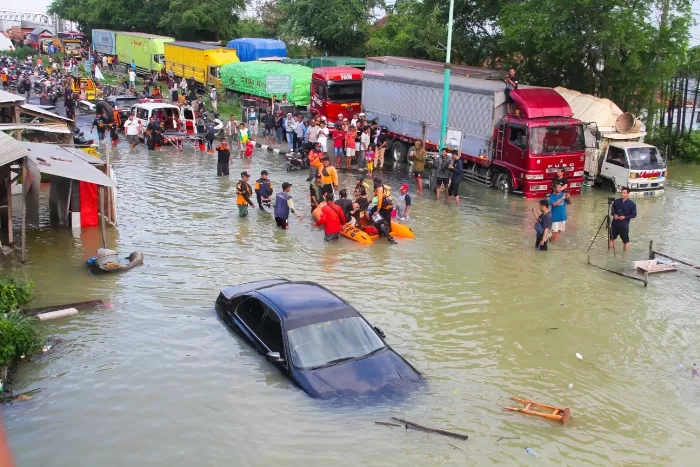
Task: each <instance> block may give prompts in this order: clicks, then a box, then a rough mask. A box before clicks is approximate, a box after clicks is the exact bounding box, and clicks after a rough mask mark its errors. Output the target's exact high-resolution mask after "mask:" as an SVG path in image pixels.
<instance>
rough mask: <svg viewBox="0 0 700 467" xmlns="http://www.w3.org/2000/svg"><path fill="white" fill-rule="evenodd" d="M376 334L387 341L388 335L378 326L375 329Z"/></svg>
mask: <svg viewBox="0 0 700 467" xmlns="http://www.w3.org/2000/svg"><path fill="white" fill-rule="evenodd" d="M374 332H376V333H377V334H378V335H379V337H381V338H382V339H386V334H384V331H382V330H381V329H380V328H378V327H377V326H375V327H374Z"/></svg>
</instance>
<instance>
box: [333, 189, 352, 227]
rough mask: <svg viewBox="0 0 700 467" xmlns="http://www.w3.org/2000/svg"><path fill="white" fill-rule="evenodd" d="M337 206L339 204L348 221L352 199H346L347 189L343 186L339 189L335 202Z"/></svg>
mask: <svg viewBox="0 0 700 467" xmlns="http://www.w3.org/2000/svg"><path fill="white" fill-rule="evenodd" d="M335 204H337V205H338V206H340V209H342V210H343V214H345V219H346V220H347V221H348V222H350V217H351V215H350V213H351V212H352V201H351V200H349V199H348V190H346V189H345V188H343V189H342V190H340V199H338V201H336V202H335Z"/></svg>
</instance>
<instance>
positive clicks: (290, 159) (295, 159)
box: [284, 152, 305, 172]
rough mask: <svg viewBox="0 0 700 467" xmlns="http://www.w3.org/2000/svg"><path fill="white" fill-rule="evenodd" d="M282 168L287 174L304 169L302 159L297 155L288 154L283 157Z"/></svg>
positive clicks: (293, 153)
mask: <svg viewBox="0 0 700 467" xmlns="http://www.w3.org/2000/svg"><path fill="white" fill-rule="evenodd" d="M284 167H285V168H286V169H287V172H294V171H296V170H302V169H304V167H305V165H304V159H302V157H301V156H300V155H299V154H298V153H295V152H290V153H289V154H287V155H285V156H284Z"/></svg>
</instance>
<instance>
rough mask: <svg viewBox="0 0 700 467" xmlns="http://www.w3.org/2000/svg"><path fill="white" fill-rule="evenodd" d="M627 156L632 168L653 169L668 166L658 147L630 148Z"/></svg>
mask: <svg viewBox="0 0 700 467" xmlns="http://www.w3.org/2000/svg"><path fill="white" fill-rule="evenodd" d="M627 158H628V159H629V161H630V169H635V170H651V169H665V168H666V164H664V161H663V159H662V158H661V157H660V156H659V152H658V151H657V150H656V148H628V149H627Z"/></svg>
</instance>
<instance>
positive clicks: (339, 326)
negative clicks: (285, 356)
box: [287, 316, 384, 369]
mask: <svg viewBox="0 0 700 467" xmlns="http://www.w3.org/2000/svg"><path fill="white" fill-rule="evenodd" d="M287 340H288V341H289V350H290V351H291V354H292V355H291V356H292V363H293V364H294V366H295V367H297V368H302V369H309V368H315V367H319V366H324V365H330V364H333V363H335V362H337V361H342V360H350V359H353V358H358V357H364V356H365V355H367V354H369V353H372V352H374V351H376V350H379V349H382V348H384V343H383V342H382V340H381V339H380V338H379V337H378V336H377V334H376V333H375V332H374V329H372V328H371V327H370V326H369V325H368V324H367V322H366V321H365V320H364V319H362V318H360V317H359V316H352V317H348V318H339V319H334V320H331V321H325V322H322V323H316V324H310V325H308V326H302V327H300V328H297V329H292V330H290V331H288V332H287Z"/></svg>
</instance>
